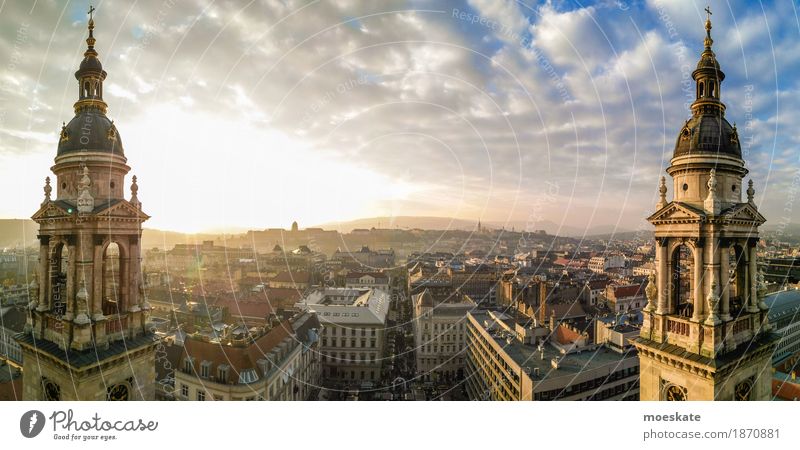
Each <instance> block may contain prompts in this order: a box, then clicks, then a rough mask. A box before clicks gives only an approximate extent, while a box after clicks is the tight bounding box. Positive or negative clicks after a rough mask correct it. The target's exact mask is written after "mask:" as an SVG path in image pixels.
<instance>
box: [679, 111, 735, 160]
mask: <svg viewBox="0 0 800 450" xmlns="http://www.w3.org/2000/svg"><path fill="white" fill-rule="evenodd" d="M689 153H722V154H726V155H731V156H736V157H738V158H741V157H742V148H741V146H740V145H739V135H738V133H737V132H736V130H735V129H734V128H733V127H732V126H731V124H730V123H728V121H727V120H725V118H724V117H722V116H716V115H697V116H694V117H692V118H691V119H689V121H688V122H686V125H684V127H683V128H682V129H681V131H680V133H679V134H678V140H677V141H676V142H675V154H674V155H673V156H674V157H677V156H682V155H688V154H689Z"/></svg>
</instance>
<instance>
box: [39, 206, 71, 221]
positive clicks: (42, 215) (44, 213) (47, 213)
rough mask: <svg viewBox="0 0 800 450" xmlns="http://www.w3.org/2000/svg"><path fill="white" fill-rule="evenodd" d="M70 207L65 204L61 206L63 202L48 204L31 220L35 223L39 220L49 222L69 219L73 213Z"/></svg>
mask: <svg viewBox="0 0 800 450" xmlns="http://www.w3.org/2000/svg"><path fill="white" fill-rule="evenodd" d="M68 209H69V208H68V206H67V205H65V204H61V202H47V203H45V204H44V205H42V207H41V208H39V210H38V211H36V212H35V213H34V214H33V216H31V219H33V220H34V221H39V220H47V219H55V218H60V217H68V216H69V215H70V213H71V211H69V210H68Z"/></svg>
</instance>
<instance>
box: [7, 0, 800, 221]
mask: <svg viewBox="0 0 800 450" xmlns="http://www.w3.org/2000/svg"><path fill="white" fill-rule="evenodd" d="M443 5H444V6H443ZM698 5H699V4H696V3H694V2H677V1H669V2H667V1H663V2H657V1H648V2H646V3H645V4H644V5H639V4H636V5H631V7H630V8H629V9H627V10H623V9H620V8H618V7H617V6H616V5H615V4H614V3H613V2H601V3H598V4H589V5H585V6H581V7H572V8H571V7H568V6H567V5H566V4H561V3H560V2H545V3H544V4H541V5H538V6H530V5H526V4H523V3H517V2H510V1H509V2H497V1H485V0H472V1H469V2H467V3H460V2H459V3H447V4H442V3H437V2H413V3H408V2H406V1H390V2H356V1H340V2H313V3H307V2H300V1H289V0H287V1H277V0H275V1H263V2H252V3H247V4H241V5H240V4H236V5H228V6H226V7H223V6H220V5H217V4H215V3H208V2H201V1H193V2H163V0H146V1H140V2H137V3H136V4H129V3H124V2H117V1H112V0H106V1H104V2H103V3H102V4H101V5H100V7H99V8H98V12H97V15H96V22H97V28H96V30H95V32H96V36H97V39H98V45H97V46H98V51H99V52H100V58H101V60H102V61H103V64H104V68H105V69H106V70H107V71H108V74H109V75H108V81H107V84H106V92H107V98H106V100H107V101H108V103H109V114H110V115H111V116H112V118H113V119H114V120H115V123H116V124H117V126H118V128H119V130H120V133H121V135H122V137H123V139H124V142H125V144H126V154H127V156H128V158H129V159H130V163H131V165H132V166H133V167H134V168H135V170H136V171H137V174H139V175H140V180H141V181H142V183H141V184H142V190H141V191H140V194H141V196H142V198H143V199H145V198H147V195H148V189H149V193H150V195H152V199H153V200H152V201H150V202H149V203H146V204H147V208H148V213H150V214H151V215H152V216H153V221H152V224H151V226H164V227H173V228H174V227H175V224H180V222H181V221H182V220H184V218H185V217H189V216H191V217H193V222H194V223H207V224H208V227H209V228H213V227H215V226H218V225H220V223H219V222H220V221H222V222H228V223H225V224H228V225H230V224H232V223H230V222H234V221H240V222H242V223H247V224H252V225H253V226H259V225H261V226H274V225H280V224H284V225H285V224H288V223H290V222H291V220H293V219H295V218H299V219H301V220H302V222H303V223H312V222H314V221H319V222H324V221H332V220H343V219H348V218H351V217H352V216H355V215H390V214H397V215H410V214H421V215H456V216H460V217H462V218H473V217H479V216H483V217H484V218H485V219H486V220H504V219H506V218H509V219H514V220H526V219H527V218H528V217H529V216H530V214H531V212H530V211H531V210H532V209H534V208H535V207H536V206H535V205H537V202H538V201H539V200H540V199H541V198H542V197H543V196H544V195H546V193H547V192H548V191H552V190H553V186H556V187H557V191H558V194H557V195H558V198H559V201H558V202H555V203H553V204H548V205H547V208H546V210H544V211H543V212H542V215H543V218H546V219H550V220H554V221H560V220H561V219H563V218H568V220H570V221H579V222H580V223H589V222H588V221H589V219H590V218H591V220H593V221H594V222H593V223H594V224H595V225H597V224H613V223H617V222H620V223H621V224H622V225H623V226H624V227H627V228H634V227H636V226H638V225H639V224H640V222H641V220H642V218H643V217H644V216H646V215H647V213H648V211H649V210H650V209H652V205H653V204H654V202H655V196H656V186H657V183H658V177H659V176H660V175H661V174H662V173H663V168H664V167H666V165H667V164H668V162H669V158H670V157H671V154H672V147H673V145H674V140H675V136H676V134H677V132H678V129H679V128H680V125H681V123H682V122H683V120H685V118H686V117H687V115H688V109H687V108H686V106H685V105H686V103H687V102H689V101H691V100H692V98H691V96H692V95H693V90H694V88H693V85H688V87H687V84H686V83H687V79H688V76H689V74H690V72H691V70H692V68H693V66H694V64H695V63H696V60H697V58H698V55H699V51H700V50H701V46H702V37H703V34H704V30H703V28H702V21H703V18H704V13H702V8H701V7H700V6H698ZM702 6H703V7H704V6H705V4H703V5H702ZM453 8H457V9H458V10H459V11H463V12H465V13H468V14H471V17H478V18H479V19H480V18H484V19H485V20H483V21H482V22H481V21H473V20H469V21H467V20H464V19H459V17H454V14H453ZM712 8H713V9H714V11H715V13H714V16H713V17H714V39H715V50H716V51H717V54H718V57H719V59H720V61H721V62H722V64H723V69H724V70H725V71H726V73H727V74H728V78H727V79H726V81H725V84H724V85H723V91H722V92H723V96H724V100H725V101H726V102H727V103H728V117H729V119H730V120H731V121H737V123H739V124H740V130H743V129H744V126H745V124H749V125H750V126H751V127H750V128H749V129H750V131H751V133H752V134H753V142H754V143H757V145H756V146H755V147H754V148H753V149H752V151H751V154H750V156H749V157H748V166H749V167H750V168H751V173H752V175H753V177H755V178H758V179H767V177H768V179H769V180H770V181H769V183H771V184H772V183H774V185H775V186H782V185H784V184H785V183H788V182H789V181H787V180H790V179H791V173H789V172H787V171H786V170H785V169H784V167H776V162H783V163H785V162H787V161H791V157H792V153H791V151H792V149H796V146H797V144H798V140H799V139H800V137H798V135H797V133H796V132H795V130H794V128H793V127H791V124H792V122H791V117H796V116H797V113H798V112H800V103H799V102H800V100H798V96H797V95H796V94H797V91H798V84H797V83H796V82H795V81H793V80H794V79H796V76H795V75H796V73H797V70H798V69H800V67H798V65H799V64H800V56H798V55H800V51H798V45H800V44H798V42H800V39H797V32H798V30H797V29H796V24H794V22H793V19H792V18H793V17H794V15H793V13H792V14H789V12H790V11H786V10H785V9H786V8H787V7H786V6H785V5H780V6H779V5H776V7H775V8H766V7H765V8H764V10H763V11H762V9H760V8H754V7H753V6H752V5H750V4H748V3H747V2H743V1H740V2H734V3H732V4H731V6H730V8H729V7H728V5H727V4H726V3H724V2H719V3H713V4H712ZM790 19H791V20H790ZM84 20H85V19H84V18H83V15H82V12H81V11H77V9H75V10H73V9H72V7H64V6H62V5H57V4H55V3H49V2H39V3H37V5H36V7H35V8H34V12H33V13H29V6H25V5H19V4H15V5H7V6H6V7H4V8H3V10H2V11H0V22H2V24H3V27H0V34H2V36H3V39H2V40H0V55H3V58H2V60H0V83H2V85H0V94H2V98H3V99H4V102H3V103H2V106H0V139H2V141H1V142H0V143H1V144H2V147H0V155H2V156H3V157H4V158H5V160H6V161H15V163H14V164H12V165H11V166H9V165H6V166H5V167H13V166H15V165H18V166H22V167H26V168H29V169H28V170H29V172H26V173H25V174H24V175H25V176H24V177H22V176H21V174H20V172H19V171H18V170H14V169H13V168H6V169H0V179H2V178H3V177H4V176H6V177H16V179H17V180H18V181H15V182H16V183H17V184H18V185H19V186H21V189H17V191H18V192H20V195H19V196H18V198H15V199H13V200H12V201H10V202H8V203H7V204H5V205H3V206H2V208H3V209H2V210H0V214H2V215H7V216H15V217H18V216H26V215H28V214H30V209H31V207H32V206H31V205H36V204H38V202H39V201H40V200H39V193H40V192H41V191H40V190H41V178H43V176H44V175H46V173H47V170H48V168H49V162H46V163H44V164H41V161H46V160H48V159H50V160H51V159H52V157H53V155H54V153H55V144H54V142H55V139H56V138H57V132H58V129H59V126H60V124H61V122H62V121H68V120H69V119H70V118H71V117H72V114H73V112H72V103H73V102H74V101H75V91H76V89H75V83H76V82H75V79H74V75H73V74H74V71H75V69H76V67H77V64H78V62H79V61H80V59H81V57H82V52H83V50H84V48H85V43H84V39H85V23H84ZM491 24H497V26H493V25H491ZM23 25H24V26H23ZM19 54H24V55H26V57H25V58H19V57H16V58H15V57H14V55H19ZM12 62H13V64H12ZM687 92H688V95H689V96H690V97H689V98H687ZM748 93H749V94H750V95H749V96H748ZM48 136H49V137H48ZM248 139H249V140H248ZM786 151H789V153H788V154H787V153H785V152H786ZM248 155H252V159H251V160H250V161H249V163H248ZM160 158H166V159H165V160H164V161H160ZM221 167H224V168H225V170H224V171H220V170H219V169H220V168H221ZM237 167H240V171H239V172H237V169H236V168H237ZM304 167H306V168H313V170H303V169H304ZM326 168H330V169H331V170H329V171H328V172H326V170H325V169H326ZM3 170H4V171H3ZM182 171H188V173H187V174H185V175H186V177H185V178H186V182H185V183H184V184H185V185H184V186H183V188H182V189H178V190H176V189H175V186H174V184H175V183H174V178H177V179H183V178H184V176H183V175H184V174H181V175H178V174H179V173H180V172H182ZM311 173H313V177H314V178H313V180H310V179H309V178H308V177H309V176H311V175H310V174H311ZM23 178H24V179H23ZM259 179H265V180H267V181H265V182H264V183H263V185H262V187H261V189H262V190H263V192H262V193H261V194H260V195H254V194H252V192H258V189H259V185H258V183H256V182H255V180H259ZM244 180H249V181H247V182H245V181H244ZM326 180H327V182H326ZM278 181H279V183H278ZM247 183H252V184H247ZM335 184H338V185H340V188H339V190H338V191H331V190H330V189H329V188H326V186H327V187H330V186H333V185H335ZM312 187H313V189H312ZM767 188H769V186H768V187H767ZM314 189H318V190H319V191H320V192H315V191H314ZM239 190H243V191H244V192H245V194H241V193H240V194H238V195H240V196H241V197H242V200H234V199H236V198H237V192H240V191H239ZM254 190H255V191H254ZM267 190H268V191H267ZM326 191H328V192H326ZM334 192H336V193H337V194H338V195H339V196H340V197H338V198H335V199H332V198H331V197H332V195H333V193H334ZM187 194H191V196H192V197H191V198H193V199H194V198H197V199H202V202H199V201H198V202H195V200H192V201H190V202H188V203H189V204H191V205H193V208H188V209H187V208H185V207H184V206H176V205H186V204H187V202H186V198H187ZM320 198H326V199H328V200H327V201H326V202H323V203H320V202H319V199H320ZM309 199H313V200H309ZM610 199H613V201H610ZM781 202H782V200H780V199H776V200H771V199H770V198H766V199H765V201H764V204H763V208H764V210H765V213H766V214H767V215H769V214H770V211H777V210H778V209H779V208H781ZM209 204H210V205H215V204H216V205H225V213H224V214H222V215H221V214H220V213H219V212H218V211H216V210H214V209H213V208H204V207H203V206H202V205H209ZM331 205H334V206H335V207H333V206H331ZM536 208H538V207H536ZM337 214H338V216H337ZM303 215H305V216H306V217H303ZM348 215H349V216H348Z"/></svg>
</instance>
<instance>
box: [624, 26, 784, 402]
mask: <svg viewBox="0 0 800 450" xmlns="http://www.w3.org/2000/svg"><path fill="white" fill-rule="evenodd" d="M712 43H713V41H712V39H711V21H710V17H709V18H707V19H706V38H705V48H704V50H703V52H702V54H701V56H700V61H699V62H698V64H697V68H696V70H695V71H694V72H693V73H692V78H693V79H694V81H695V84H696V100H695V101H694V103H692V106H691V110H692V117H691V118H690V119H689V120H687V121H686V123H685V124H684V125H683V127H682V128H681V131H680V133H679V135H678V139H677V141H676V144H675V152H674V154H673V158H672V160H671V162H670V166H669V167H668V168H667V173H668V174H669V175H670V176H671V177H672V181H673V198H672V201H669V202H668V201H667V199H666V193H667V186H666V181H665V179H664V177H662V178H661V185H660V188H659V192H660V199H659V202H658V204H657V205H656V212H655V213H654V214H653V215H651V216H650V217H649V218H648V221H649V222H650V223H652V224H653V225H654V226H655V236H656V243H657V247H656V261H655V266H656V273H655V275H650V282H649V285H648V287H647V298H648V304H647V306H646V308H645V314H644V324H643V326H642V330H641V334H640V336H639V337H638V338H637V339H636V341H635V345H636V347H637V349H638V351H639V356H640V360H641V398H642V400H767V399H769V398H770V395H771V386H770V383H771V357H772V353H773V351H774V349H775V344H776V340H777V337H776V336H775V335H774V333H772V332H770V325H769V320H768V316H767V312H768V308H767V306H766V304H764V302H763V295H764V293H765V289H762V287H763V276H759V273H758V271H757V265H756V264H757V255H756V244H757V242H758V240H759V237H758V227H759V226H760V225H761V224H763V223H764V222H765V221H766V219H764V217H763V216H762V215H761V214H760V213H759V212H758V209H757V207H756V203H755V200H754V194H755V191H754V189H753V182H752V180H750V183H749V187H748V188H747V189H746V191H745V189H744V186H745V184H744V177H745V175H747V172H748V171H747V168H746V167H745V162H744V160H743V159H742V151H741V147H740V144H739V136H738V133H737V131H736V127H735V126H731V125H730V123H728V121H727V120H726V119H725V104H724V103H722V101H721V100H720V93H721V84H722V81H723V80H724V78H725V74H724V73H723V72H722V70H720V65H719V63H718V62H717V59H716V56H715V55H714V52H713V50H712ZM743 191H745V192H744V193H746V194H747V199H746V201H743V200H742V194H743Z"/></svg>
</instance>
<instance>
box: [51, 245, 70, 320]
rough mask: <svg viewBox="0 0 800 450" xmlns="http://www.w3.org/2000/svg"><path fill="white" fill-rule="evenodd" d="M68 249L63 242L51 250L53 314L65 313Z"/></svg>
mask: <svg viewBox="0 0 800 450" xmlns="http://www.w3.org/2000/svg"><path fill="white" fill-rule="evenodd" d="M69 256H70V255H69V249H68V248H67V246H66V245H64V243H63V242H61V243H59V244H58V245H57V246H56V247H55V249H53V254H52V258H51V260H50V299H51V302H52V303H51V307H52V312H53V314H57V315H63V314H66V312H67V280H68V279H69Z"/></svg>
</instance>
